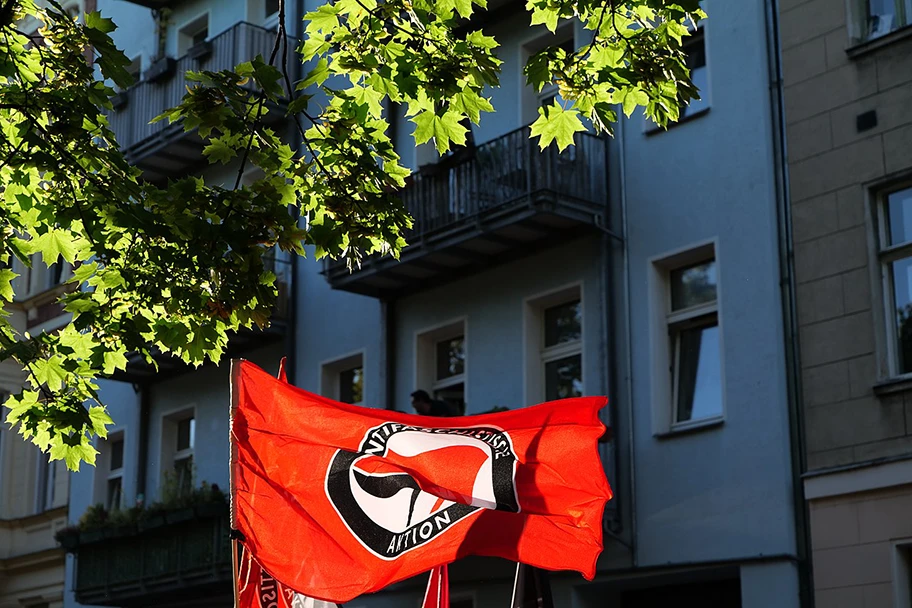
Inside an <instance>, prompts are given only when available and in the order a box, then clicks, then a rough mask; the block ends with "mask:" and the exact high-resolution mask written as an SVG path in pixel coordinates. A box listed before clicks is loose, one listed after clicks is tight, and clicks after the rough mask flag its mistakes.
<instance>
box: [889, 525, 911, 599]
mask: <svg viewBox="0 0 912 608" xmlns="http://www.w3.org/2000/svg"><path fill="white" fill-rule="evenodd" d="M893 605H894V606H912V538H905V539H902V540H896V541H893Z"/></svg>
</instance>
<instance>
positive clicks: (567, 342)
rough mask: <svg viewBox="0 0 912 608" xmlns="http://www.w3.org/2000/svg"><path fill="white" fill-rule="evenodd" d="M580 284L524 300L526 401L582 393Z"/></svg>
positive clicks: (531, 402)
mask: <svg viewBox="0 0 912 608" xmlns="http://www.w3.org/2000/svg"><path fill="white" fill-rule="evenodd" d="M582 302H583V299H582V287H581V286H580V285H573V286H570V287H565V288H562V289H560V290H558V291H554V292H551V293H548V294H545V295H542V296H534V297H532V298H529V299H527V300H526V308H525V334H526V394H525V399H524V401H525V402H526V403H527V404H533V403H540V402H543V401H552V400H554V399H568V398H570V397H579V396H581V395H582V394H583V391H584V388H583V304H582Z"/></svg>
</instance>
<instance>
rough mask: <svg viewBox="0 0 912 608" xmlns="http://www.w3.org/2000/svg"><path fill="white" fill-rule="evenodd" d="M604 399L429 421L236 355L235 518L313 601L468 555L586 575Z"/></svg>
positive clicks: (600, 495)
mask: <svg viewBox="0 0 912 608" xmlns="http://www.w3.org/2000/svg"><path fill="white" fill-rule="evenodd" d="M605 403H606V399H605V398H603V397H587V398H577V399H567V400H563V401H555V402H550V403H545V404H542V405H539V406H534V407H529V408H525V409H522V410H515V411H509V412H501V413H496V414H483V415H478V416H469V417H460V418H431V417H426V416H416V415H410V414H402V413H398V412H393V411H388V410H375V409H369V408H363V407H357V406H352V405H346V404H342V403H337V402H335V401H331V400H329V399H326V398H323V397H319V396H317V395H313V394H311V393H308V392H306V391H303V390H301V389H298V388H295V387H293V386H290V385H288V384H285V383H283V382H281V381H280V380H276V379H275V378H273V377H272V376H270V375H269V374H267V373H266V372H264V371H263V370H261V369H259V368H258V367H256V366H255V365H253V364H251V363H248V362H246V361H241V362H234V364H233V366H232V427H231V440H232V454H231V476H232V527H233V528H235V529H236V530H238V531H239V532H240V534H241V537H242V538H243V539H244V540H243V542H244V545H245V548H246V550H248V551H249V552H250V554H251V555H252V557H253V559H254V560H255V562H256V563H259V564H260V565H261V566H262V568H263V569H264V570H266V571H268V572H269V573H271V574H272V576H274V577H275V578H276V579H277V580H278V581H281V584H282V585H284V586H285V587H287V588H291V589H294V590H295V591H296V592H298V593H301V594H303V595H304V596H307V597H309V598H319V599H322V600H326V601H330V602H346V601H348V600H350V599H352V598H354V597H357V596H359V595H361V594H364V593H368V592H372V591H377V590H379V589H381V588H383V587H385V586H387V585H389V584H391V583H394V582H397V581H400V580H403V579H406V578H409V577H411V576H414V575H416V574H419V573H422V572H426V571H428V570H430V569H432V568H434V567H436V566H440V565H443V564H447V563H450V562H453V561H455V560H456V559H458V558H460V557H463V556H466V555H470V554H476V555H490V556H498V557H503V558H505V559H509V560H511V561H517V562H523V563H526V564H530V565H532V566H536V567H539V568H544V569H549V570H558V569H569V570H577V571H579V572H581V573H582V574H583V575H584V576H586V577H587V578H590V579H591V578H592V577H593V576H594V574H595V562H596V559H597V557H598V554H599V553H600V552H601V549H602V511H603V509H604V506H605V502H606V501H607V500H609V499H610V498H611V489H610V488H609V487H608V482H607V480H606V479H605V473H604V470H603V469H602V465H601V461H600V460H599V457H598V452H597V449H596V442H597V440H598V438H599V437H600V436H601V435H602V433H603V431H604V426H603V425H602V423H601V422H600V421H599V419H598V411H599V409H601V408H602V407H603V406H604V405H605Z"/></svg>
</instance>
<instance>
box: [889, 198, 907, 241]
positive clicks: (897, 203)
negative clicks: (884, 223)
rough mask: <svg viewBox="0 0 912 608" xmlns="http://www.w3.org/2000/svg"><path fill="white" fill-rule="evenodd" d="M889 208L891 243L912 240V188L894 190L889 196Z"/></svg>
mask: <svg viewBox="0 0 912 608" xmlns="http://www.w3.org/2000/svg"><path fill="white" fill-rule="evenodd" d="M887 207H888V208H889V218H888V220H889V224H890V231H889V232H890V244H891V245H898V244H900V243H906V242H908V241H912V188H909V189H908V190H900V191H899V192H894V193H893V194H891V195H890V196H889V197H887Z"/></svg>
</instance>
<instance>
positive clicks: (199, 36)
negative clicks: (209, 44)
mask: <svg viewBox="0 0 912 608" xmlns="http://www.w3.org/2000/svg"><path fill="white" fill-rule="evenodd" d="M208 37H209V28H208V27H204V28H203V29H201V30H199V31H198V32H196V33H195V34H193V38H192V40H193V44H199V43H200V42H205V41H206V38H208Z"/></svg>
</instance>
